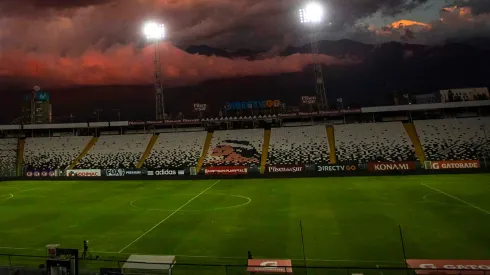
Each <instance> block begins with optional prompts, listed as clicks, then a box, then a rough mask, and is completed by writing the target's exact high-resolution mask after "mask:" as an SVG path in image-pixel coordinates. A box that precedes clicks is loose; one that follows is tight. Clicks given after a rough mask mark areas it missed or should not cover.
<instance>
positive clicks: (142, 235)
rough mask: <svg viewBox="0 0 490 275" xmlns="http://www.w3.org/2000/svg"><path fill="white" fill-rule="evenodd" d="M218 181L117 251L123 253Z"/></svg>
mask: <svg viewBox="0 0 490 275" xmlns="http://www.w3.org/2000/svg"><path fill="white" fill-rule="evenodd" d="M218 182H220V180H218V181H216V182H215V183H213V184H212V185H211V186H209V187H208V188H206V189H204V190H202V191H201V193H199V194H197V195H196V196H195V197H193V198H192V199H190V200H188V201H187V202H186V203H184V204H183V205H182V206H181V207H179V208H177V209H176V210H175V211H174V212H172V213H170V215H168V216H167V217H166V218H165V219H163V220H161V221H160V222H159V223H157V224H155V225H154V226H153V227H152V228H150V229H149V230H148V231H146V232H145V233H143V234H141V236H139V237H138V238H136V240H134V241H132V242H131V243H130V244H128V245H126V246H125V247H124V248H123V249H121V250H119V251H118V252H117V253H121V252H123V251H124V250H126V248H128V247H130V246H131V245H132V244H134V243H135V242H137V241H138V240H139V239H141V238H143V237H144V236H145V235H146V234H148V233H150V232H151V231H152V230H153V229H155V228H157V227H158V226H159V225H160V224H162V223H164V222H165V221H166V220H168V219H169V218H170V217H172V216H173V215H174V214H175V213H177V212H179V210H180V209H182V208H184V207H185V206H186V205H188V204H189V203H191V202H192V201H193V200H195V199H197V197H199V196H201V195H202V194H203V193H204V192H206V191H208V190H209V189H211V188H212V187H213V186H215V185H216V184H217V183H218Z"/></svg>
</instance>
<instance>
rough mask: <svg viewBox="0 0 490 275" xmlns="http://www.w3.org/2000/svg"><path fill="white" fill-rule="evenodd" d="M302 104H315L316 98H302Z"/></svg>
mask: <svg viewBox="0 0 490 275" xmlns="http://www.w3.org/2000/svg"><path fill="white" fill-rule="evenodd" d="M301 103H303V104H315V103H316V96H302V97H301Z"/></svg>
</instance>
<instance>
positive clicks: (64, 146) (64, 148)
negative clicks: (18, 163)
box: [24, 136, 92, 170]
mask: <svg viewBox="0 0 490 275" xmlns="http://www.w3.org/2000/svg"><path fill="white" fill-rule="evenodd" d="M91 139H92V137H90V136H83V137H40V138H27V139H26V143H25V146H24V168H26V169H28V170H31V169H32V170H54V169H65V168H67V166H69V165H70V164H71V163H72V162H73V161H74V160H75V159H76V158H77V157H78V156H79V155H80V153H81V152H82V151H83V149H84V148H85V146H87V144H88V143H89V142H90V140H91Z"/></svg>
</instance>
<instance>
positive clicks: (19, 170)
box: [17, 138, 26, 177]
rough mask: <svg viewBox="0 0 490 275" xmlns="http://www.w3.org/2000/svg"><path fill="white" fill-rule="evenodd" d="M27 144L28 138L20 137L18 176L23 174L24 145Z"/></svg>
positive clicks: (18, 145) (18, 144)
mask: <svg viewBox="0 0 490 275" xmlns="http://www.w3.org/2000/svg"><path fill="white" fill-rule="evenodd" d="M25 144H26V140H25V139H24V138H20V139H19V142H18V143H17V176H18V177H20V176H22V165H23V164H24V145H25Z"/></svg>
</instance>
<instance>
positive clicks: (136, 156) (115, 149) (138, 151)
mask: <svg viewBox="0 0 490 275" xmlns="http://www.w3.org/2000/svg"><path fill="white" fill-rule="evenodd" d="M151 137H152V135H148V134H146V135H118V136H101V137H99V140H98V141H97V143H96V144H95V145H94V147H93V148H92V149H91V150H90V151H89V152H88V153H87V155H85V157H83V158H82V159H81V160H80V162H79V163H78V164H77V165H76V166H75V167H76V168H77V169H97V168H135V167H136V165H137V164H138V162H139V160H140V158H141V155H143V153H144V152H145V150H146V147H147V145H148V142H150V139H151Z"/></svg>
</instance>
